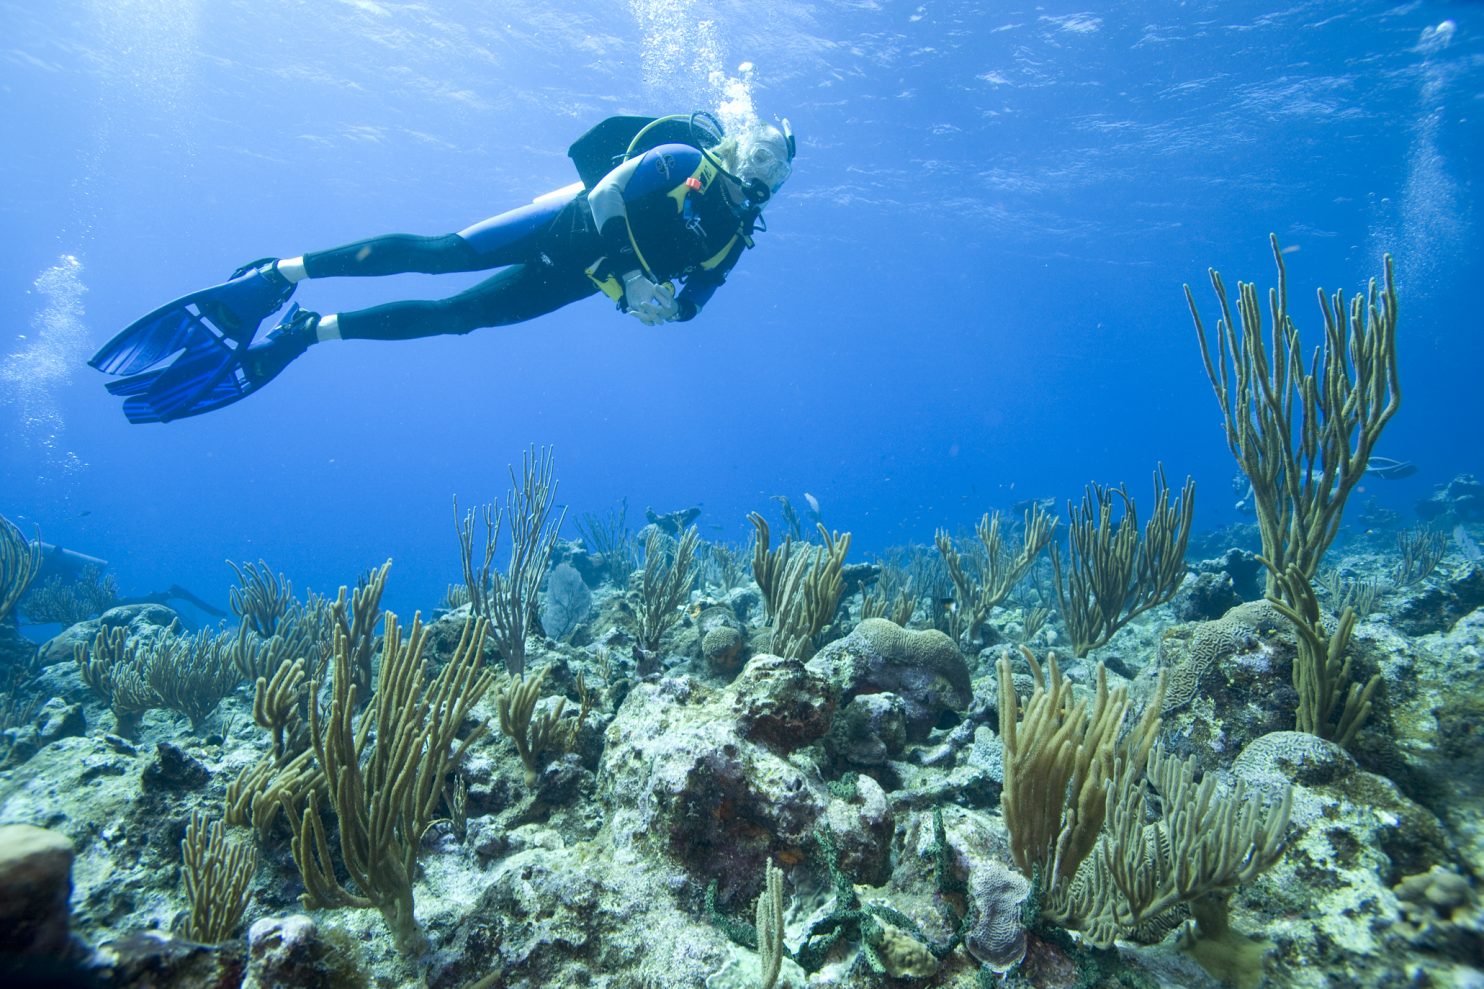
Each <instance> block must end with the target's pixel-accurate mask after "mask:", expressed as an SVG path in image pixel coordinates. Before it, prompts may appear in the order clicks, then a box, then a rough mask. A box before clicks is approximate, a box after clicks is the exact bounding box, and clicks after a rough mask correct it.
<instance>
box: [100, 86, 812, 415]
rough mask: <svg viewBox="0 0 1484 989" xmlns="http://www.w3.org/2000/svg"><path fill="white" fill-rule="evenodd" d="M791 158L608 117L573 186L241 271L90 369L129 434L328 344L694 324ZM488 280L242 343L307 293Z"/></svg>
mask: <svg viewBox="0 0 1484 989" xmlns="http://www.w3.org/2000/svg"><path fill="white" fill-rule="evenodd" d="M795 150H796V147H795V142H794V136H793V131H792V129H791V128H790V127H789V124H788V121H787V120H784V121H781V122H780V124H779V125H778V126H774V125H772V124H767V123H762V122H754V123H753V124H752V125H751V126H748V127H746V128H744V129H742V131H741V132H740V133H738V134H737V135H735V136H730V135H726V134H725V133H724V132H723V130H722V127H721V124H720V123H719V122H718V121H717V120H716V118H715V117H713V116H712V115H711V114H709V113H705V112H699V111H698V112H696V113H692V114H677V115H672V116H667V117H658V118H655V117H631V116H621V117H610V118H608V119H607V120H604V121H603V122H602V123H600V124H598V125H597V126H595V127H594V128H592V129H591V130H590V131H588V132H587V133H586V134H584V135H583V136H582V137H581V138H579V139H578V140H577V141H576V142H575V143H574V144H573V145H572V146H571V148H569V149H568V152H567V154H568V156H569V157H570V158H571V159H572V161H573V163H574V164H575V165H576V166H577V173H578V175H579V177H580V180H579V181H578V182H574V183H572V184H571V185H569V186H566V187H564V188H562V189H558V190H556V191H555V192H552V193H548V194H546V195H544V196H541V197H539V198H537V199H536V200H534V201H533V202H532V203H530V204H529V205H526V206H521V207H519V208H517V209H513V210H510V211H508V212H505V213H501V214H499V215H498V216H493V217H490V218H489V219H487V220H482V221H480V222H479V223H476V224H474V225H473V226H471V227H468V228H466V229H464V230H461V231H459V232H458V233H452V234H446V235H444V236H434V237H424V236H416V235H412V234H389V235H385V236H380V237H373V238H371V239H369V240H363V241H358V242H356V243H352V244H347V245H345V246H344V247H337V248H333V249H331V250H327V251H318V252H315V253H311V254H305V255H303V256H300V257H295V258H288V259H283V260H279V259H276V258H264V259H261V260H258V261H253V262H251V263H249V264H246V265H243V266H242V267H241V268H238V269H237V270H236V271H235V272H233V273H232V277H231V278H230V279H228V280H227V281H226V282H224V283H222V284H221V285H216V286H213V287H211V288H208V289H204V290H202V291H200V292H195V293H192V294H190V295H186V296H183V297H181V298H179V299H176V300H175V301H174V302H171V303H169V304H167V305H165V306H162V307H161V308H159V309H156V310H155V311H153V312H151V313H149V314H148V315H146V316H144V317H142V318H141V319H139V320H137V321H135V322H134V323H132V324H131V325H130V326H128V327H127V328H125V329H124V330H123V331H122V332H120V333H119V334H118V335H117V336H115V337H114V338H113V339H112V340H110V341H109V342H108V343H107V344H105V345H104V346H103V347H102V349H100V350H99V351H98V352H97V353H96V354H94V355H93V357H92V358H91V359H90V360H89V361H88V363H89V364H90V365H91V366H93V367H95V368H97V369H98V370H100V371H103V372H105V373H107V374H114V375H121V377H120V378H119V379H118V380H117V381H112V382H109V384H108V386H107V387H108V390H109V392H110V393H112V394H114V395H119V396H122V397H123V399H124V414H125V415H126V416H127V417H128V419H129V421H130V422H136V423H142V422H169V421H171V420H174V419H182V418H185V417H188V416H195V415H201V414H202V413H204V412H210V411H213V410H215V409H219V408H222V407H224V406H227V405H231V404H233V403H234V402H238V401H240V400H242V399H243V398H246V397H247V396H248V395H251V394H252V393H253V392H255V391H257V390H258V389H260V388H262V387H263V386H264V385H266V384H267V383H268V382H270V381H272V380H273V379H274V378H275V377H277V376H278V374H279V373H280V372H281V371H283V369H284V368H285V367H287V366H288V365H289V363H290V362H291V361H293V360H294V359H295V358H296V357H298V356H299V355H300V354H302V353H304V352H305V351H306V350H307V349H308V348H309V347H310V346H312V345H314V344H316V343H322V342H324V341H327V340H410V339H414V338H417V337H426V336H435V335H438V334H444V333H468V332H469V331H470V330H474V329H477V328H479V327H483V326H507V325H510V324H512V323H520V322H524V321H525V320H528V319H533V318H535V317H536V316H541V315H545V314H546V313H549V312H553V311H555V310H557V309H560V308H562V307H563V306H566V305H569V304H570V303H573V302H576V301H577V300H579V299H583V298H586V297H587V296H590V295H594V294H597V293H598V292H602V293H603V294H604V295H606V296H607V297H608V298H609V299H611V300H612V301H613V302H614V303H615V304H616V306H617V308H618V309H619V310H620V311H622V312H626V313H628V314H629V315H631V316H634V317H635V318H637V319H638V320H639V321H640V322H642V323H644V324H645V325H646V326H655V325H658V324H661V323H666V322H672V321H674V322H684V321H686V320H690V319H694V318H695V317H696V315H697V314H698V313H700V311H701V309H702V308H703V307H704V306H705V305H706V303H707V301H708V300H710V298H711V296H712V294H713V293H714V292H715V291H716V289H717V288H718V287H720V286H721V284H722V283H723V282H724V281H726V277H727V273H728V272H729V271H731V269H732V266H733V265H735V264H736V263H737V259H738V258H739V257H740V256H741V254H742V252H743V251H744V250H746V249H748V248H750V247H752V246H753V234H754V233H755V232H756V231H759V230H766V229H767V225H766V223H765V222H764V221H763V218H762V215H761V214H762V208H763V206H764V205H765V204H767V203H768V202H769V201H770V200H771V198H772V197H773V195H774V194H775V193H777V192H778V190H779V189H780V188H781V187H782V185H783V183H784V181H785V180H787V179H788V177H789V174H790V173H791V171H792V168H793V164H792V163H793V158H794V152H795ZM489 268H500V269H501V270H500V271H499V272H497V273H496V274H494V275H493V276H491V277H490V278H487V279H485V280H484V281H482V282H480V283H479V284H477V285H475V286H474V287H473V288H470V289H468V290H467V291H464V292H461V293H459V294H458V295H455V296H452V297H451V298H447V299H442V300H438V301H426V302H424V301H404V302H393V303H389V304H387V305H381V306H375V307H372V308H370V309H361V310H357V311H354V312H342V313H325V314H320V313H316V312H311V311H310V310H308V309H301V308H300V307H299V305H298V304H297V303H295V304H294V305H293V306H291V307H290V308H289V310H288V311H287V312H286V313H285V314H284V316H283V318H282V319H281V320H280V321H279V322H278V324H277V325H276V326H274V327H273V328H272V329H271V330H270V331H269V332H268V333H267V334H266V335H264V337H263V338H262V339H259V340H256V341H255V340H254V337H255V336H256V334H257V331H258V327H259V326H260V325H261V324H262V323H263V321H264V320H266V319H267V318H268V317H269V316H271V315H273V314H274V313H276V312H278V310H279V309H281V308H282V307H283V306H284V305H285V304H286V303H288V301H289V297H290V296H292V295H293V294H294V290H295V289H296V288H297V286H298V283H299V282H301V281H303V280H305V279H307V278H333V277H340V276H347V277H364V276H376V275H392V274H400V273H403V272H422V273H426V274H443V273H446V272H454V271H481V270H485V269H489ZM676 280H679V281H680V283H681V285H682V287H681V288H680V290H679V291H678V292H677V291H676V287H675V282H676ZM171 357H174V360H173V361H172V362H171V363H169V364H168V365H166V366H164V367H159V365H161V364H162V363H164V362H165V361H166V360H167V359H168V358H171Z"/></svg>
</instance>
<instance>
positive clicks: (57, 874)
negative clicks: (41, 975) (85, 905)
mask: <svg viewBox="0 0 1484 989" xmlns="http://www.w3.org/2000/svg"><path fill="white" fill-rule="evenodd" d="M72 855H73V851H72V842H71V841H69V840H68V839H67V837H66V836H65V835H61V834H58V833H57V832H55V831H49V830H47V829H46V828H38V827H32V826H31V825H29V824H6V825H0V959H5V958H15V957H26V958H56V957H59V956H61V955H62V954H63V953H64V952H65V951H66V948H67V941H68V926H67V901H68V899H69V898H70V897H71V895H72ZM4 967H5V964H4V962H3V961H0V972H3V970H4Z"/></svg>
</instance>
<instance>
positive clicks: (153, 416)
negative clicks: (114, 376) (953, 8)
mask: <svg viewBox="0 0 1484 989" xmlns="http://www.w3.org/2000/svg"><path fill="white" fill-rule="evenodd" d="M318 320H319V316H318V314H316V313H310V312H307V311H305V310H302V309H300V308H299V305H298V303H295V304H293V305H292V306H290V307H289V311H288V312H287V313H285V314H284V317H283V319H282V320H281V321H280V322H279V323H278V325H277V326H275V327H274V328H273V330H271V331H270V332H269V333H268V334H267V336H266V337H265V338H264V339H263V340H261V341H259V342H258V343H255V344H253V343H249V344H238V345H235V346H234V345H233V344H231V343H230V342H228V341H227V340H225V339H219V338H216V337H207V336H202V337H198V338H196V339H195V340H193V341H192V342H191V344H190V345H188V346H187V347H186V350H185V351H184V352H183V353H182V354H181V355H180V356H179V357H177V358H176V359H175V360H174V361H173V362H172V363H171V364H170V366H169V367H165V368H159V369H156V370H153V371H145V372H143V373H141V374H135V375H131V376H129V377H126V378H120V379H119V380H117V381H110V382H109V383H108V386H107V387H108V391H109V394H112V395H118V396H121V397H122V398H123V399H124V415H125V416H127V417H128V419H129V421H130V422H132V423H146V422H171V421H173V420H175V419H185V418H188V417H190V416H198V415H202V414H204V413H207V412H214V411H216V410H217V409H220V408H224V407H226V406H228V405H231V404H233V403H234V402H240V401H242V399H244V398H246V397H247V396H249V395H251V394H252V393H253V392H255V391H257V390H258V389H259V388H261V387H263V386H264V385H266V384H267V383H268V382H270V381H272V380H273V379H274V378H276V377H277V376H278V374H279V372H281V371H282V370H283V369H284V368H285V367H287V366H288V364H289V362H290V361H292V360H293V359H294V358H296V357H298V356H299V355H300V354H302V353H304V351H305V350H306V349H308V346H309V343H310V342H311V339H312V337H313V331H314V325H315V323H316V322H318Z"/></svg>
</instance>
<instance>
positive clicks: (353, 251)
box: [276, 201, 567, 282]
mask: <svg viewBox="0 0 1484 989" xmlns="http://www.w3.org/2000/svg"><path fill="white" fill-rule="evenodd" d="M566 204H567V201H556V202H546V203H540V204H538V203H531V204H530V205H527V206H521V207H519V208H517V209H513V210H508V211H506V212H504V213H501V214H499V215H498V216H492V217H490V218H489V219H487V220H481V221H480V222H479V223H476V224H474V225H473V226H472V227H466V228H465V229H463V230H461V231H459V232H458V233H453V234H444V235H442V236H440V237H421V236H418V235H416V234H387V235H385V236H381V237H372V238H370V239H368V240H358V241H356V242H354V243H351V244H346V245H344V246H343V247H335V248H331V249H330V250H328V251H315V252H314V253H312V254H306V255H304V256H303V257H300V258H287V259H285V260H283V261H280V262H278V264H277V266H276V267H277V270H278V272H279V273H280V274H282V275H283V276H284V277H286V278H288V279H289V280H290V281H292V282H298V281H301V280H303V279H305V278H336V277H343V276H350V277H362V276H376V275H399V274H403V273H405V272H414V271H415V272H421V273H423V274H427V275H442V274H447V273H449V272H454V271H482V270H484V269H485V268H499V267H503V266H505V265H508V264H517V263H519V262H521V261H527V260H530V259H531V258H532V256H533V255H534V254H535V253H536V251H537V249H538V248H537V245H538V243H539V241H540V240H541V238H542V237H543V235H545V234H546V232H547V230H548V228H550V226H551V224H552V221H553V220H555V219H556V218H557V216H558V215H559V214H560V213H561V211H562V208H563V207H564V206H565V205H566Z"/></svg>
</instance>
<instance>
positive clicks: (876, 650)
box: [807, 618, 973, 741]
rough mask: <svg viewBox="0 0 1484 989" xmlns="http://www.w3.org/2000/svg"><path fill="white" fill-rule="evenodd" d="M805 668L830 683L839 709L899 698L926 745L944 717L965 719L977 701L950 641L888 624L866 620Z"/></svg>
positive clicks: (910, 728)
mask: <svg viewBox="0 0 1484 989" xmlns="http://www.w3.org/2000/svg"><path fill="white" fill-rule="evenodd" d="M807 665H808V667H809V669H810V670H813V671H815V672H817V673H819V674H821V675H822V676H824V677H825V679H826V680H828V681H829V683H830V684H831V686H832V687H833V689H834V690H835V692H836V694H837V695H838V697H839V700H840V702H841V703H844V702H846V701H849V700H850V699H851V698H853V697H855V696H856V695H857V694H871V693H879V692H882V691H889V692H891V693H894V694H896V695H898V696H899V697H901V698H902V702H903V704H904V706H905V709H906V717H907V735H908V737H909V738H911V739H912V740H913V741H922V740H924V739H926V738H927V736H928V733H929V732H930V731H931V730H932V729H933V728H934V727H941V722H942V721H943V720H944V718H945V716H950V717H952V718H954V719H956V717H957V716H959V715H962V714H963V712H964V711H966V710H967V709H968V707H969V702H970V700H971V699H972V697H973V685H972V683H971V682H970V676H969V667H968V664H967V663H966V662H965V661H964V656H963V653H962V652H960V651H959V648H958V646H957V645H955V644H954V642H953V640H952V639H950V638H949V637H948V636H946V635H944V634H943V633H942V632H939V631H937V630H935V629H928V630H925V631H920V632H918V631H910V630H908V629H904V628H902V627H901V626H900V625H897V624H896V623H894V622H890V621H888V620H886V619H885V618H867V619H866V620H865V621H863V622H861V623H860V624H859V625H857V626H856V627H855V630H854V631H852V632H851V633H850V634H849V635H847V636H846V637H845V638H843V639H840V640H838V641H835V642H831V643H830V644H829V645H827V646H825V647H824V648H823V649H821V650H820V651H819V652H818V653H816V654H815V655H814V658H813V659H811V660H809V662H808V664H807Z"/></svg>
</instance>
